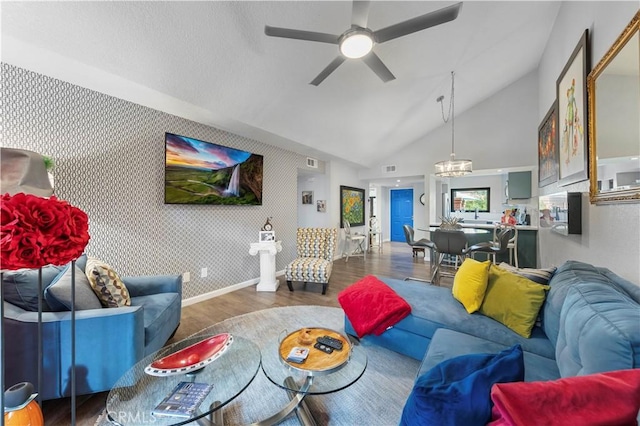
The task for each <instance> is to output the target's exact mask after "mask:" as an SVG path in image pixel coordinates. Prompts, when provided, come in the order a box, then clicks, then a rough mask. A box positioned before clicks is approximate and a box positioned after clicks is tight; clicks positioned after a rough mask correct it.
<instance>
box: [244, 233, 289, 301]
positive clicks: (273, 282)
mask: <svg viewBox="0 0 640 426" xmlns="http://www.w3.org/2000/svg"><path fill="white" fill-rule="evenodd" d="M280 251H282V243H281V242H280V241H262V242H259V243H251V248H250V249H249V254H250V255H251V256H255V255H256V254H258V253H260V282H259V283H258V285H257V286H256V291H276V290H277V289H278V286H279V285H280V282H279V281H278V280H277V279H276V254H277V253H278V252H280Z"/></svg>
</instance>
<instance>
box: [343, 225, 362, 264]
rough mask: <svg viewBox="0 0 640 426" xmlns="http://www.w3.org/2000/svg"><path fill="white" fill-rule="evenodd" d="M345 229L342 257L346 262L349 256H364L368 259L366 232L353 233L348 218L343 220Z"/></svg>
mask: <svg viewBox="0 0 640 426" xmlns="http://www.w3.org/2000/svg"><path fill="white" fill-rule="evenodd" d="M342 227H343V229H344V245H343V247H342V257H344V258H345V262H348V261H349V257H353V256H362V257H364V259H365V260H366V259H367V249H366V245H367V241H366V240H367V236H366V235H364V234H352V233H351V224H350V223H349V221H348V220H347V219H345V220H343V221H342Z"/></svg>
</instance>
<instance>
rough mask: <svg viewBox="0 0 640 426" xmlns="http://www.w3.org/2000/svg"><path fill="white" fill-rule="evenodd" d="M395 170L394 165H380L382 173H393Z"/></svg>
mask: <svg viewBox="0 0 640 426" xmlns="http://www.w3.org/2000/svg"><path fill="white" fill-rule="evenodd" d="M395 171H396V166H382V173H393V172H395Z"/></svg>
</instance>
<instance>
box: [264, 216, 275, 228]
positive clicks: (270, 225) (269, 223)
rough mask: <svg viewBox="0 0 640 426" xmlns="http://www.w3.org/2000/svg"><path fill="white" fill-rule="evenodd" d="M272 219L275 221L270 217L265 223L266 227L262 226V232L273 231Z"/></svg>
mask: <svg viewBox="0 0 640 426" xmlns="http://www.w3.org/2000/svg"><path fill="white" fill-rule="evenodd" d="M271 219H273V218H272V217H268V218H267V221H266V222H265V223H264V225H262V230H263V231H273V225H272V224H271Z"/></svg>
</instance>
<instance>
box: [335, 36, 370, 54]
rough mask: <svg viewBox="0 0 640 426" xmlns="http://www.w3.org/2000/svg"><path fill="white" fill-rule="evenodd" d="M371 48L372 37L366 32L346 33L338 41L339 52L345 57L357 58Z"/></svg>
mask: <svg viewBox="0 0 640 426" xmlns="http://www.w3.org/2000/svg"><path fill="white" fill-rule="evenodd" d="M371 49H373V39H372V38H371V36H369V34H366V33H353V34H349V35H347V36H346V37H345V38H344V39H343V40H342V41H341V42H340V52H341V53H342V54H343V55H344V56H346V57H347V58H351V59H357V58H362V57H363V56H366V55H367V54H368V53H369V52H371Z"/></svg>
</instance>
